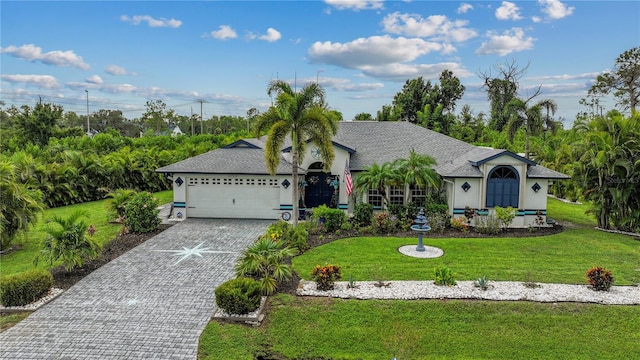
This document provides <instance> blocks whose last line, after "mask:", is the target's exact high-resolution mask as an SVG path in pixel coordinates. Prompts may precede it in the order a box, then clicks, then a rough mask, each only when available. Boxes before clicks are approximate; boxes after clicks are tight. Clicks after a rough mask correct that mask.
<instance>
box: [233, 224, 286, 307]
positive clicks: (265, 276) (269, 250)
mask: <svg viewBox="0 0 640 360" xmlns="http://www.w3.org/2000/svg"><path fill="white" fill-rule="evenodd" d="M295 254H296V250H295V249H292V248H290V247H285V246H284V244H283V243H282V242H277V241H274V240H273V239H269V238H267V237H260V238H259V239H258V240H257V241H256V242H255V243H253V245H251V246H250V247H248V248H247V249H246V250H244V251H243V252H242V255H241V256H240V259H238V262H237V263H236V266H235V268H234V270H235V273H236V276H238V277H243V276H246V277H251V278H253V279H256V280H258V282H259V283H260V290H261V291H262V293H263V294H264V295H271V294H273V293H274V292H276V290H277V288H278V282H279V281H285V280H289V279H291V265H289V264H287V263H286V260H287V259H288V258H289V257H291V256H294V255H295Z"/></svg>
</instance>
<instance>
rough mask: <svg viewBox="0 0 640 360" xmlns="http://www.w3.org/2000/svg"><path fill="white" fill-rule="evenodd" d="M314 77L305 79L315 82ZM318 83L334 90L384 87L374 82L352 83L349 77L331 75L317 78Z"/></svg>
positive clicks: (360, 89)
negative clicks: (333, 76)
mask: <svg viewBox="0 0 640 360" xmlns="http://www.w3.org/2000/svg"><path fill="white" fill-rule="evenodd" d="M315 80H316V79H315V78H313V79H311V78H310V79H307V82H315ZM319 84H320V85H322V86H323V87H324V88H330V89H333V90H336V91H368V90H375V89H380V88H383V87H384V84H382V83H379V82H375V83H357V84H354V83H352V82H351V80H349V79H344V78H332V77H322V78H320V80H319Z"/></svg>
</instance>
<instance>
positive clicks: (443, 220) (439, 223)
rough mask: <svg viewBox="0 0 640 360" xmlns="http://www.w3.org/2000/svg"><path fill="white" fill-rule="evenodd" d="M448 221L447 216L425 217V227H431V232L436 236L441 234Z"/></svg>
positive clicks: (432, 215)
mask: <svg viewBox="0 0 640 360" xmlns="http://www.w3.org/2000/svg"><path fill="white" fill-rule="evenodd" d="M450 221H451V220H450V217H449V215H448V214H430V215H427V225H429V226H430V227H431V231H433V232H434V233H436V234H443V233H444V230H445V229H446V228H447V226H448V225H449V223H450Z"/></svg>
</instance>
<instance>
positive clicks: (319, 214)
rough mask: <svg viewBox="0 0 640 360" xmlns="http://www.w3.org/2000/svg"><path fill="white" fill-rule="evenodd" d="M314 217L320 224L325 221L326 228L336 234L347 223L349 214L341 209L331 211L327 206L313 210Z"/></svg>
mask: <svg viewBox="0 0 640 360" xmlns="http://www.w3.org/2000/svg"><path fill="white" fill-rule="evenodd" d="M313 217H314V219H316V220H317V221H318V222H321V220H320V219H324V227H325V229H326V230H327V231H328V232H334V231H336V230H338V229H340V228H341V227H342V224H344V223H345V222H346V221H347V214H345V212H344V211H342V210H340V209H331V208H329V207H327V206H326V205H320V206H318V207H317V208H315V209H313Z"/></svg>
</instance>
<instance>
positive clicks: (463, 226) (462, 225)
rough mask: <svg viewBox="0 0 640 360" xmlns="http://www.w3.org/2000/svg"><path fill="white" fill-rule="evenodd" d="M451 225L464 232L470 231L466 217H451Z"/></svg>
mask: <svg viewBox="0 0 640 360" xmlns="http://www.w3.org/2000/svg"><path fill="white" fill-rule="evenodd" d="M451 227H452V228H454V229H456V230H458V231H462V232H469V224H467V221H466V219H465V218H462V217H457V218H451Z"/></svg>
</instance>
